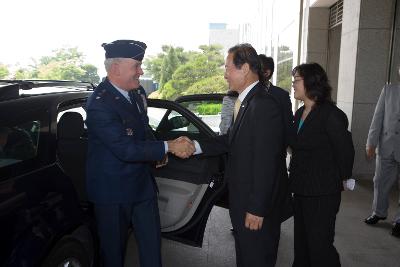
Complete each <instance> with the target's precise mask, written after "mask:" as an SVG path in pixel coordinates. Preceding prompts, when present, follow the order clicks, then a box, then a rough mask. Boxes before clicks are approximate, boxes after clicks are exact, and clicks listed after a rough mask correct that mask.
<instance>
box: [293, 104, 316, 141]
mask: <svg viewBox="0 0 400 267" xmlns="http://www.w3.org/2000/svg"><path fill="white" fill-rule="evenodd" d="M301 108H302V111H301V112H299V114H298V116H297V118H295V126H296V127H297V128H298V127H299V122H300V118H301V115H302V114H303V112H304V106H303V107H301ZM319 112H320V107H318V106H316V107H314V108H313V109H312V110H311V111H310V113H309V114H308V116H307V117H306V119H305V120H304V122H303V126H302V127H301V128H300V130H299V131H298V132H297V134H298V135H300V134H302V133H303V131H304V128H307V127H308V126H309V125H310V123H311V122H312V121H313V120H314V118H315V116H316V115H317V114H318V113H319Z"/></svg>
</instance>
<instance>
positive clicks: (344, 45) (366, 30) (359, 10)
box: [337, 0, 395, 179]
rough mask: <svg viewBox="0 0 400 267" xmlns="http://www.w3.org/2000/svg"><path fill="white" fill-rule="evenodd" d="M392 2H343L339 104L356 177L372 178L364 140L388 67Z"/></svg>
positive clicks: (372, 0) (390, 0) (371, 0)
mask: <svg viewBox="0 0 400 267" xmlns="http://www.w3.org/2000/svg"><path fill="white" fill-rule="evenodd" d="M393 1H395V0H380V1H376V0H351V1H343V5H344V6H343V22H342V37H341V47H340V62H339V78H338V93H337V104H338V107H340V108H341V109H342V110H344V111H345V112H346V114H347V116H348V118H349V120H350V126H351V130H352V133H353V141H354V145H355V150H356V158H355V164H354V170H353V173H354V174H355V176H356V177H357V178H368V179H372V174H373V171H374V163H373V162H367V161H366V160H365V156H364V155H365V143H366V139H367V135H368V130H369V126H370V123H371V119H372V116H373V113H374V110H375V105H376V102H377V100H378V97H379V94H380V91H381V89H382V87H383V85H384V84H385V83H386V77H387V72H388V69H389V66H388V64H389V60H388V59H389V55H388V54H389V47H390V30H391V18H392V7H393Z"/></svg>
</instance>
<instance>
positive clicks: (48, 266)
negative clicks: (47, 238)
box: [42, 237, 93, 267]
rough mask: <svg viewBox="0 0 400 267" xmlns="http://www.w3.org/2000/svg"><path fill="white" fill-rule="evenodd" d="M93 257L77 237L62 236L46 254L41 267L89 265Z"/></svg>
mask: <svg viewBox="0 0 400 267" xmlns="http://www.w3.org/2000/svg"><path fill="white" fill-rule="evenodd" d="M92 262H93V259H91V258H90V256H89V254H88V253H87V252H86V249H85V247H84V245H83V244H82V243H81V242H80V241H79V240H77V239H75V238H72V237H68V238H62V239H61V240H60V241H59V242H58V243H57V244H56V246H55V247H54V248H53V249H52V250H51V252H50V254H49V255H48V256H47V258H46V260H45V262H44V263H43V265H42V266H43V267H64V266H68V267H90V266H91V263H92Z"/></svg>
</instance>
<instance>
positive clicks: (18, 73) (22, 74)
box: [14, 68, 33, 80]
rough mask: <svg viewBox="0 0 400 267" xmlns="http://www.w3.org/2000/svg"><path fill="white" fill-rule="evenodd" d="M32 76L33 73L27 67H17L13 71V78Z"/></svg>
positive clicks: (28, 77) (20, 78) (22, 78)
mask: <svg viewBox="0 0 400 267" xmlns="http://www.w3.org/2000/svg"><path fill="white" fill-rule="evenodd" d="M31 78H33V73H32V71H30V70H29V69H27V68H19V69H17V70H16V71H15V74H14V79H17V80H24V79H31Z"/></svg>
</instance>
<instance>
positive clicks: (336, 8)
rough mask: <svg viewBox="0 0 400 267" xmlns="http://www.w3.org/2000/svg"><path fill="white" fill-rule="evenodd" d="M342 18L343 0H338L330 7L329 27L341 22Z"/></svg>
mask: <svg viewBox="0 0 400 267" xmlns="http://www.w3.org/2000/svg"><path fill="white" fill-rule="evenodd" d="M342 19H343V0H339V1H337V2H336V3H335V4H333V5H332V6H331V7H330V14H329V28H333V27H336V26H337V25H339V24H341V23H342Z"/></svg>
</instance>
